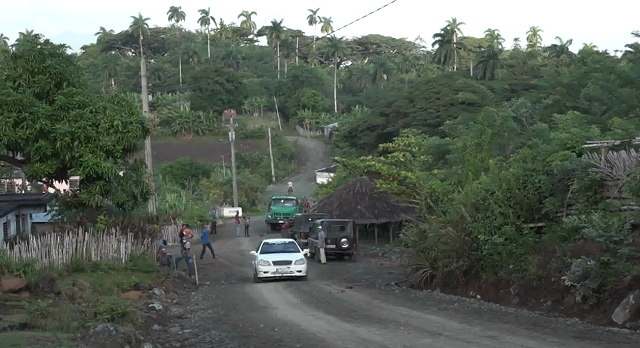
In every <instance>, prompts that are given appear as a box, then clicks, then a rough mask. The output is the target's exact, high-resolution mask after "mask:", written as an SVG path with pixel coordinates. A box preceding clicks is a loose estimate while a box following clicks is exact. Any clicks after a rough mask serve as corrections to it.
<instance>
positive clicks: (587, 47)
mask: <svg viewBox="0 0 640 348" xmlns="http://www.w3.org/2000/svg"><path fill="white" fill-rule="evenodd" d="M582 49H583V50H589V51H597V50H598V46H597V45H595V44H594V43H593V42H589V43H583V44H582Z"/></svg>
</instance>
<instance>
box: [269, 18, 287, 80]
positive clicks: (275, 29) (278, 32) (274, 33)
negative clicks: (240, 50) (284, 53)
mask: <svg viewBox="0 0 640 348" xmlns="http://www.w3.org/2000/svg"><path fill="white" fill-rule="evenodd" d="M283 21H284V19H281V20H279V21H278V20H276V19H273V20H271V25H270V26H268V27H267V28H266V29H267V40H268V41H269V42H270V43H271V45H272V48H275V49H276V55H277V59H278V78H280V59H281V57H280V43H281V42H282V40H284V38H285V37H286V28H285V27H284V26H283V25H282V22H283Z"/></svg>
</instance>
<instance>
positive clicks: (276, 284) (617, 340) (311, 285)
mask: <svg viewBox="0 0 640 348" xmlns="http://www.w3.org/2000/svg"><path fill="white" fill-rule="evenodd" d="M300 144H301V146H303V149H304V151H305V152H306V154H307V155H308V156H309V157H310V158H309V161H308V162H307V165H305V166H304V168H303V170H302V173H301V174H299V175H296V176H295V177H293V179H292V180H289V181H293V182H294V189H296V191H297V192H296V194H306V195H309V194H310V193H312V190H313V185H315V184H313V180H314V174H313V170H315V169H317V168H321V167H323V166H325V165H327V164H329V160H328V158H327V154H328V149H327V148H326V147H325V146H324V145H323V144H322V143H320V142H317V141H314V140H309V139H300ZM308 181H310V182H311V185H309V184H308ZM283 188H284V189H285V190H286V183H285V184H284V185H276V186H274V187H271V188H270V191H272V192H271V193H276V192H274V191H277V190H281V189H283ZM261 218H262V217H255V219H254V220H253V221H256V222H261ZM252 229H254V231H252V233H251V237H249V238H244V237H240V238H236V237H235V232H234V231H233V226H230V225H226V226H223V228H221V229H220V232H219V233H218V235H215V236H213V245H214V249H216V256H217V259H215V260H214V259H211V255H210V254H208V255H206V256H205V259H204V260H202V261H200V262H198V270H199V273H200V282H201V287H200V289H199V290H198V291H197V292H195V293H193V294H192V296H191V301H190V302H191V303H190V305H189V309H188V313H189V315H188V316H187V317H186V318H184V319H182V320H181V321H180V322H176V323H175V325H176V327H174V328H171V330H170V331H172V332H174V334H171V335H168V336H167V338H166V340H165V344H162V347H165V348H166V347H167V346H169V347H197V348H200V347H202V348H204V347H230V348H231V347H237V348H250V347H255V348H262V347H273V348H276V347H282V348H293V347H296V348H297V347H305V348H325V347H326V348H337V347H345V348H347V347H369V348H382V347H393V348H400V347H430V348H462V347H464V348H471V347H477V348H489V347H491V348H520V347H523V348H524V347H526V348H561V347H562V348H605V347H639V346H640V338H639V337H638V336H637V335H634V334H626V333H619V332H612V331H611V330H608V329H604V328H597V327H592V326H589V325H586V324H583V323H581V322H578V321H575V320H564V319H550V318H545V317H542V316H538V315H536V314H533V313H529V312H524V311H521V310H516V309H511V308H504V307H500V306H497V305H492V304H488V303H484V302H481V301H478V300H470V299H463V298H458V297H454V296H449V295H444V294H440V293H437V292H427V291H415V290H410V289H405V288H403V287H401V286H397V285H395V284H393V282H397V281H399V280H400V279H401V278H402V270H401V269H399V268H398V267H395V266H391V265H389V263H387V262H381V260H377V259H375V257H373V256H371V257H370V258H367V257H360V258H359V259H358V261H357V262H350V261H346V260H345V261H338V260H332V259H329V262H328V264H326V265H320V264H317V263H315V262H313V261H311V260H310V263H309V279H308V280H307V281H296V280H293V281H270V282H265V283H260V284H254V283H253V281H252V271H251V259H250V255H249V252H250V251H251V250H255V249H256V247H257V246H258V244H259V243H260V241H261V240H262V239H263V238H274V237H279V234H278V233H274V234H266V228H264V227H263V226H262V224H260V223H256V226H252ZM198 249H199V248H198V246H196V247H195V250H196V251H199V250H198ZM176 332H179V333H176Z"/></svg>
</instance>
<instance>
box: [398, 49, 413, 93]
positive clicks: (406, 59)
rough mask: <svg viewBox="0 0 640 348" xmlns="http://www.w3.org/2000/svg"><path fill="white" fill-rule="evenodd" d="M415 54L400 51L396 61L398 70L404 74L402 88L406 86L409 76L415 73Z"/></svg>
mask: <svg viewBox="0 0 640 348" xmlns="http://www.w3.org/2000/svg"><path fill="white" fill-rule="evenodd" d="M417 65H418V64H417V61H416V56H415V55H413V54H409V53H407V52H402V53H400V56H399V57H398V59H397V61H396V66H397V67H398V72H400V73H401V74H403V75H404V88H408V85H409V76H410V75H411V74H415V72H416V67H417Z"/></svg>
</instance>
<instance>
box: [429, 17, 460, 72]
mask: <svg viewBox="0 0 640 348" xmlns="http://www.w3.org/2000/svg"><path fill="white" fill-rule="evenodd" d="M433 40H434V41H433V43H432V44H431V47H432V48H435V51H434V53H433V60H434V61H435V62H437V63H438V64H439V65H440V66H442V67H445V68H446V69H447V70H448V71H454V70H455V67H456V59H457V57H458V55H459V53H460V51H462V49H463V48H464V43H462V42H460V41H455V32H454V31H453V30H452V29H451V27H450V26H446V27H444V28H442V29H440V32H438V33H435V34H433Z"/></svg>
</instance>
